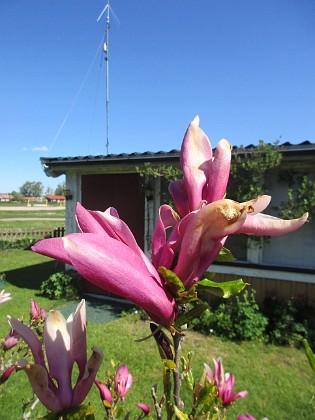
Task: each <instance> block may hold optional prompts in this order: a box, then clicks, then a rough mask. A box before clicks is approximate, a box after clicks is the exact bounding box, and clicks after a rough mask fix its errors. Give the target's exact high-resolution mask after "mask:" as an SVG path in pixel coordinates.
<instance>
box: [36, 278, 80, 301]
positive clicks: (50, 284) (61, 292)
mask: <svg viewBox="0 0 315 420" xmlns="http://www.w3.org/2000/svg"><path fill="white" fill-rule="evenodd" d="M80 291H81V280H80V279H79V278H78V276H77V275H76V273H71V274H70V273H64V272H59V273H55V274H52V275H51V276H50V277H49V278H48V279H47V280H44V281H43V282H42V284H41V287H40V294H42V295H43V296H46V297H48V298H50V299H55V298H57V299H60V298H65V299H73V298H76V297H77V296H78V294H80Z"/></svg>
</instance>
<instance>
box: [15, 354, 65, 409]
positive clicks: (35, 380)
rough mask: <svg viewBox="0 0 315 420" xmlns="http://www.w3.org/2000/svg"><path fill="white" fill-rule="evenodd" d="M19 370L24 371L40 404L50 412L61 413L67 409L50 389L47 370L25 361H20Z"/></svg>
mask: <svg viewBox="0 0 315 420" xmlns="http://www.w3.org/2000/svg"><path fill="white" fill-rule="evenodd" d="M17 368H18V369H22V370H24V372H25V373H26V374H27V376H28V379H29V381H30V383H31V385H32V388H33V390H34V392H35V394H36V395H37V397H38V399H39V400H40V402H41V403H42V404H43V405H44V406H45V407H46V408H47V409H48V410H50V411H53V412H54V413H60V412H61V411H63V410H64V409H65V407H63V406H62V404H61V403H60V401H59V399H58V398H57V396H56V394H55V393H54V392H53V391H52V389H51V388H50V387H49V382H48V374H47V370H46V369H45V368H44V367H43V366H41V365H37V364H35V365H31V364H29V363H27V361H26V360H25V359H21V360H19V362H18V363H17Z"/></svg>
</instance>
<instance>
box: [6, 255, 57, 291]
mask: <svg viewBox="0 0 315 420" xmlns="http://www.w3.org/2000/svg"><path fill="white" fill-rule="evenodd" d="M63 270H64V264H63V263H61V262H59V261H48V262H44V263H41V264H34V265H30V266H28V267H22V268H17V269H15V270H8V271H3V273H5V281H6V282H7V283H10V284H12V285H13V286H16V287H20V288H26V289H39V288H40V285H41V283H42V282H43V281H44V280H46V279H48V277H49V276H51V275H52V274H54V273H56V272H58V271H63Z"/></svg>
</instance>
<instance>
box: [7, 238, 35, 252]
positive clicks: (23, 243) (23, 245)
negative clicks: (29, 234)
mask: <svg viewBox="0 0 315 420" xmlns="http://www.w3.org/2000/svg"><path fill="white" fill-rule="evenodd" d="M36 241H37V240H36V239H34V238H21V239H17V240H16V241H6V240H0V250H3V251H5V250H8V249H28V248H29V247H31V246H32V245H34V244H35V242H36Z"/></svg>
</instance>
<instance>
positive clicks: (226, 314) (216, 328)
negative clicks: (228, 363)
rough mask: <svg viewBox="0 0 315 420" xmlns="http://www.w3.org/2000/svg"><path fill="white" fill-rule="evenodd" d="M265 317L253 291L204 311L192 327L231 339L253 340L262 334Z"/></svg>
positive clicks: (261, 336)
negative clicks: (211, 309) (212, 309)
mask: <svg viewBox="0 0 315 420" xmlns="http://www.w3.org/2000/svg"><path fill="white" fill-rule="evenodd" d="M267 323H268V321H267V318H266V317H265V316H264V315H263V314H262V313H261V311H260V309H259V306H258V304H257V303H256V300H255V291H254V290H253V291H252V292H251V293H248V291H247V290H246V291H245V292H244V294H243V297H242V298H241V297H239V296H236V297H235V298H231V299H229V300H228V301H227V302H224V303H221V304H220V305H219V306H218V307H217V308H216V309H215V310H214V311H213V312H211V311H208V310H207V311H205V312H204V313H203V315H202V316H201V317H200V318H199V319H198V320H195V321H194V322H193V325H194V329H196V330H199V331H201V332H203V333H206V334H209V333H210V334H211V333H214V334H216V335H220V336H224V337H226V338H229V339H231V340H255V339H261V338H263V336H264V333H265V329H266V325H267Z"/></svg>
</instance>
